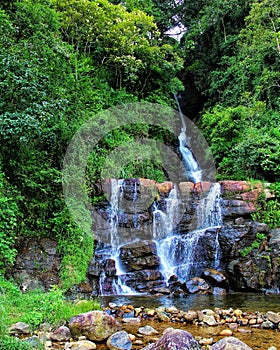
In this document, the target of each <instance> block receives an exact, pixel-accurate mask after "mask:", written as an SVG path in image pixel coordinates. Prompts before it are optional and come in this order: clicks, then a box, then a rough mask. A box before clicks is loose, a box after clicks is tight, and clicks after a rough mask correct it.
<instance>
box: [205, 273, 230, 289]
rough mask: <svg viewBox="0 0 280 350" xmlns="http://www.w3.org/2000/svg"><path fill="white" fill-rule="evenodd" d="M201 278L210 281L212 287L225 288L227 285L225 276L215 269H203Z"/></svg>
mask: <svg viewBox="0 0 280 350" xmlns="http://www.w3.org/2000/svg"><path fill="white" fill-rule="evenodd" d="M202 278H203V279H205V280H206V281H207V282H208V283H210V285H211V286H212V287H220V288H226V287H227V286H228V283H227V278H226V276H225V275H224V274H223V273H222V272H220V271H217V270H215V269H205V270H204V271H203V273H202Z"/></svg>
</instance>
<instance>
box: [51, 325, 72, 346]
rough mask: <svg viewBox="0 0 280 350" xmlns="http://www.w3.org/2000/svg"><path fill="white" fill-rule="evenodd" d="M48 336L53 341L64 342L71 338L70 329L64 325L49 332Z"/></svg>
mask: <svg viewBox="0 0 280 350" xmlns="http://www.w3.org/2000/svg"><path fill="white" fill-rule="evenodd" d="M50 338H51V340H53V341H62V342H66V341H68V340H69V339H70V338H71V333H70V329H69V328H68V327H66V326H61V327H59V328H57V329H56V330H55V331H54V332H53V333H52V334H51V337H50Z"/></svg>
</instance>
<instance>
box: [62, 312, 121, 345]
mask: <svg viewBox="0 0 280 350" xmlns="http://www.w3.org/2000/svg"><path fill="white" fill-rule="evenodd" d="M69 328H70V331H71V334H72V336H73V338H76V339H77V338H78V337H79V336H81V335H84V336H86V337H87V338H88V339H89V340H93V341H102V340H105V339H107V338H108V337H109V336H110V335H112V334H113V333H115V332H117V331H118V326H117V322H116V319H115V318H114V317H113V316H109V315H108V314H107V313H106V312H102V311H89V312H86V313H84V314H80V315H78V316H75V317H72V318H71V319H70V323H69Z"/></svg>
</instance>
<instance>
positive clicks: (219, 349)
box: [211, 337, 252, 350]
mask: <svg viewBox="0 0 280 350" xmlns="http://www.w3.org/2000/svg"><path fill="white" fill-rule="evenodd" d="M211 350H252V348H250V347H249V346H248V345H247V344H245V343H243V342H242V341H241V340H239V339H238V338H235V337H225V338H223V339H221V340H219V341H218V342H217V343H215V344H214V345H213V346H212V347H211Z"/></svg>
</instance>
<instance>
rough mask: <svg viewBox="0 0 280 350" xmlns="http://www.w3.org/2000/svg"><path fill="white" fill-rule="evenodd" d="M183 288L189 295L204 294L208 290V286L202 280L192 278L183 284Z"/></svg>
mask: <svg viewBox="0 0 280 350" xmlns="http://www.w3.org/2000/svg"><path fill="white" fill-rule="evenodd" d="M185 287H186V289H187V291H188V292H189V293H190V294H195V293H202V292H203V293H205V292H206V291H208V290H209V289H210V286H209V284H208V283H207V282H206V281H205V280H204V279H202V278H199V277H193V278H191V279H190V280H189V281H187V282H186V283H185Z"/></svg>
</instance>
